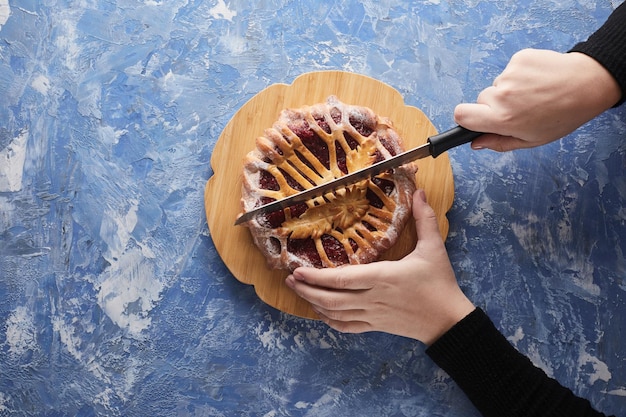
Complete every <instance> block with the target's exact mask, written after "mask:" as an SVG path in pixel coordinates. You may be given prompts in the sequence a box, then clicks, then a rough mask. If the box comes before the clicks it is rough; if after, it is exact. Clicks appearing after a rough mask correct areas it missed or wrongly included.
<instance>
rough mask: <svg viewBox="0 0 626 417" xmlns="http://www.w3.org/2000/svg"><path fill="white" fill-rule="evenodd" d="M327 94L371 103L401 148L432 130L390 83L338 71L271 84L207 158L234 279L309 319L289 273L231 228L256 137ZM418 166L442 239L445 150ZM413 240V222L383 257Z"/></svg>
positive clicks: (448, 201) (448, 185)
mask: <svg viewBox="0 0 626 417" xmlns="http://www.w3.org/2000/svg"><path fill="white" fill-rule="evenodd" d="M329 95H335V96H337V97H338V98H339V100H341V101H343V102H344V103H347V104H353V105H359V106H365V107H369V108H371V109H372V110H374V112H376V113H377V114H379V115H380V116H385V117H388V118H389V119H390V120H391V121H392V122H393V125H394V127H395V129H396V130H397V131H398V133H399V134H400V136H401V137H402V139H403V142H404V147H405V149H409V148H412V147H415V146H418V145H421V144H423V143H425V142H426V139H427V138H428V137H429V136H432V135H434V134H436V133H437V132H436V130H435V128H434V126H433V125H432V123H431V122H430V121H429V120H428V118H427V117H426V116H425V115H424V113H422V111H420V110H419V109H417V108H415V107H411V106H407V105H405V104H404V100H403V98H402V96H401V95H400V93H399V92H398V91H396V90H395V89H393V88H392V87H390V86H388V85H387V84H384V83H382V82H380V81H377V80H375V79H373V78H369V77H366V76H363V75H358V74H354V73H348V72H342V71H322V72H311V73H306V74H303V75H301V76H299V77H298V78H296V79H295V80H294V82H293V83H292V84H291V85H287V84H274V85H271V86H270V87H268V88H266V89H265V90H263V91H261V92H260V93H258V94H257V95H256V96H254V97H253V98H252V99H250V100H249V101H248V102H247V103H246V104H245V105H244V106H243V107H242V108H241V109H240V110H239V111H237V113H236V114H235V115H234V116H233V118H232V119H231V120H230V122H229V123H228V124H227V125H226V127H225V128H224V131H223V132H222V134H221V135H220V137H219V139H218V141H217V143H216V145H215V148H214V150H213V154H212V156H211V167H212V169H213V173H214V174H213V176H212V177H211V178H210V179H209V181H208V182H207V184H206V188H205V193H204V202H205V209H206V216H207V221H208V226H209V232H210V235H211V238H212V239H213V242H214V244H215V247H216V249H217V251H218V253H219V255H220V257H221V258H222V260H223V261H224V263H225V264H226V266H227V267H228V269H229V270H230V272H231V273H232V274H233V275H234V276H235V278H237V279H238V280H239V281H241V282H243V283H245V284H250V285H254V288H255V290H256V293H257V294H258V296H259V297H260V298H261V299H262V300H263V301H264V302H266V303H267V304H269V305H271V306H273V307H275V308H277V309H279V310H281V311H283V312H286V313H289V314H293V315H295V316H299V317H305V318H311V319H315V318H316V315H315V313H314V312H313V310H312V309H311V307H310V305H309V304H308V303H307V302H305V301H304V300H302V299H301V298H299V297H298V296H296V295H295V293H293V291H291V290H290V289H289V288H288V287H287V286H286V285H285V283H284V280H285V277H286V276H287V274H288V272H287V271H281V270H271V269H268V268H267V266H266V262H265V258H264V256H263V255H262V254H261V252H260V251H259V250H258V249H257V248H256V246H255V245H254V243H253V241H252V237H251V236H250V232H249V231H248V228H246V227H244V226H234V222H235V219H236V218H237V214H238V213H239V212H240V211H241V205H240V199H241V176H242V169H243V166H242V161H243V158H244V156H245V155H246V154H247V153H248V152H249V151H251V150H252V149H253V148H254V146H255V139H256V138H257V137H258V136H260V135H262V134H263V131H264V130H265V129H266V128H268V127H271V126H272V124H273V123H274V122H275V121H276V120H277V119H278V116H279V113H280V112H281V110H283V109H285V108H297V107H301V106H303V105H311V104H316V103H320V102H324V101H325V100H326V98H327V97H328V96H329ZM417 164H418V172H417V175H416V184H417V186H418V188H423V189H424V190H425V191H426V195H427V198H428V202H429V203H430V205H431V206H432V207H433V208H434V210H435V212H436V213H437V216H438V221H439V228H440V231H441V235H442V237H443V238H444V239H445V238H446V236H447V234H448V220H447V218H446V213H447V212H448V210H449V209H450V207H451V206H452V201H453V199H454V181H453V177H452V169H451V167H450V160H449V158H448V155H447V153H444V154H443V155H440V156H439V157H437V158H436V159H433V158H425V159H421V160H420V161H418V162H417ZM415 243H416V236H415V226H414V223H413V222H412V221H409V222H408V225H407V227H406V228H405V230H404V231H403V233H402V234H401V235H400V238H399V239H398V242H397V243H396V244H395V245H394V246H393V247H392V248H391V249H389V250H388V251H387V252H386V253H385V254H384V255H383V257H382V259H390V260H391V259H399V258H401V257H403V256H405V255H406V254H408V253H409V252H410V251H411V250H412V249H413V248H414V247H415Z"/></svg>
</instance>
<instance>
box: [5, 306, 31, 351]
mask: <svg viewBox="0 0 626 417" xmlns="http://www.w3.org/2000/svg"><path fill="white" fill-rule="evenodd" d="M6 329H7V330H6V341H7V344H8V345H9V354H10V355H12V356H20V355H22V354H24V353H25V352H27V351H29V350H35V349H36V339H35V324H34V321H33V317H32V314H30V311H29V309H28V308H26V307H24V306H20V307H17V308H16V309H15V310H14V311H13V313H12V314H11V315H10V316H9V318H8V319H7V322H6Z"/></svg>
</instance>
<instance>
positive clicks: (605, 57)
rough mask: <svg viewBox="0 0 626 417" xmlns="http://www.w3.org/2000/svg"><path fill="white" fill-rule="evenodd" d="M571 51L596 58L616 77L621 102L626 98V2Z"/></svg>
mask: <svg viewBox="0 0 626 417" xmlns="http://www.w3.org/2000/svg"><path fill="white" fill-rule="evenodd" d="M570 52H582V53H583V54H586V55H589V56H590V57H592V58H594V59H595V60H596V61H598V62H599V63H600V64H602V65H603V66H604V68H606V69H607V70H608V71H609V72H610V73H611V74H612V75H613V77H614V78H615V80H616V81H617V83H618V84H619V86H620V87H621V89H622V100H621V101H620V102H619V103H618V104H621V103H623V102H624V100H626V3H622V4H621V5H620V6H619V7H618V8H617V9H615V11H614V12H613V13H612V14H611V16H609V18H608V20H607V21H606V23H605V24H604V25H602V26H601V27H600V29H598V30H597V31H596V32H595V33H594V34H593V35H591V36H590V37H589V39H587V41H585V42H581V43H579V44H577V45H575V46H574V47H573V48H572V49H571V50H570Z"/></svg>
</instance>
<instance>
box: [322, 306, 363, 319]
mask: <svg viewBox="0 0 626 417" xmlns="http://www.w3.org/2000/svg"><path fill="white" fill-rule="evenodd" d="M312 308H313V310H314V311H315V312H316V313H317V314H318V315H320V316H324V317H326V318H328V319H330V320H333V321H343V322H346V323H347V322H357V321H358V322H364V323H368V322H369V320H367V317H366V316H367V311H366V310H364V309H350V310H327V309H325V308H324V307H321V306H318V305H312Z"/></svg>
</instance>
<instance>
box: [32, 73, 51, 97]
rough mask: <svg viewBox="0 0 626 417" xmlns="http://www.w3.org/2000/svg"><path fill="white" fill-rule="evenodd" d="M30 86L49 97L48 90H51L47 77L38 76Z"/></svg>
mask: <svg viewBox="0 0 626 417" xmlns="http://www.w3.org/2000/svg"><path fill="white" fill-rule="evenodd" d="M30 86H31V87H33V88H34V89H35V90H37V92H39V93H40V94H42V95H44V96H47V95H48V90H50V80H49V79H48V77H46V76H45V75H38V76H37V77H35V79H34V80H33V82H32V83H30Z"/></svg>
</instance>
